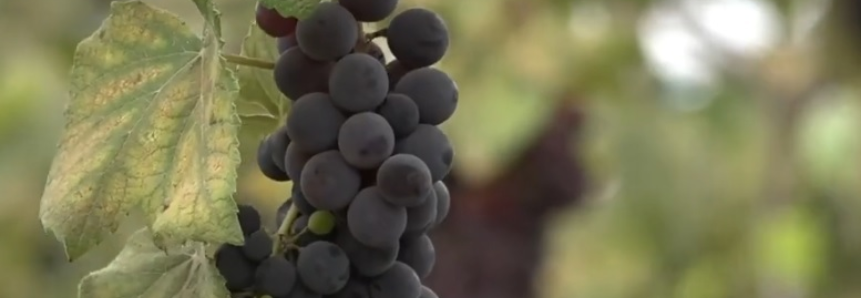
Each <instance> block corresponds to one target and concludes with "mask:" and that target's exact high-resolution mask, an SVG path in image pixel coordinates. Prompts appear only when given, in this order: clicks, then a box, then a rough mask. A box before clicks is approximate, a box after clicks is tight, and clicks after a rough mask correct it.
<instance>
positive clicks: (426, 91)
mask: <svg viewBox="0 0 861 298" xmlns="http://www.w3.org/2000/svg"><path fill="white" fill-rule="evenodd" d="M397 2H398V1H397V0H336V1H331V2H323V3H320V4H319V5H318V6H317V7H316V8H315V9H314V11H312V12H311V13H310V14H309V15H308V16H307V17H306V18H304V19H302V20H300V21H297V20H296V19H295V18H291V17H283V16H281V15H279V14H278V13H277V12H276V11H275V10H272V9H268V8H266V7H264V6H262V5H258V11H257V24H258V26H260V28H261V29H262V30H263V31H264V32H266V33H267V34H269V35H271V36H272V37H274V38H276V39H277V47H278V50H279V51H280V52H281V56H280V57H279V58H278V60H277V61H276V64H275V69H274V74H273V75H274V79H275V83H276V85H277V87H278V89H279V90H280V91H281V92H282V93H283V94H284V95H285V96H286V97H287V98H290V100H291V101H293V103H292V107H291V109H290V112H289V115H288V117H287V121H286V123H285V124H284V125H283V126H281V127H280V128H279V129H278V130H276V131H275V132H273V133H271V134H269V135H268V136H267V137H266V138H265V139H264V140H263V141H262V142H261V143H260V146H259V147H258V152H257V163H258V166H259V167H260V170H261V172H262V173H263V174H264V175H265V176H266V177H268V178H270V179H272V180H275V181H292V182H293V189H292V194H291V197H290V198H289V199H288V200H287V201H286V202H284V203H283V204H282V206H281V207H280V208H279V209H278V211H277V217H276V224H277V226H279V227H280V228H279V233H278V236H275V237H273V236H269V235H268V234H266V233H265V232H262V230H261V229H260V223H259V220H260V219H259V218H260V217H259V215H258V214H257V213H256V211H253V209H252V208H250V207H247V206H241V207H240V213H239V217H240V223H241V224H242V228H243V232H244V233H245V235H246V236H245V237H246V238H245V245H244V246H241V247H238V246H231V245H223V246H222V247H221V248H219V250H218V253H217V254H216V265H217V266H218V268H219V270H220V271H221V273H222V275H223V276H224V277H225V279H226V280H227V286H228V288H229V289H230V290H231V291H233V292H234V293H249V295H252V296H253V295H268V296H271V297H274V298H300V297H330V298H436V297H437V295H436V294H435V293H434V292H433V291H432V290H431V289H429V288H428V287H426V286H423V285H422V279H423V278H425V277H427V276H428V275H429V274H430V272H431V270H432V269H433V266H434V263H435V261H436V259H435V258H436V257H435V249H434V245H433V242H432V241H431V239H430V238H429V236H428V234H427V233H428V232H429V231H430V230H431V229H433V228H434V227H436V226H438V225H439V224H440V223H441V222H442V221H443V220H444V219H445V218H446V216H447V214H448V211H449V206H450V196H449V193H448V189H447V187H446V185H445V184H444V183H443V182H442V179H443V178H444V177H445V176H446V175H448V173H449V171H450V170H451V167H452V160H453V156H454V151H453V149H452V146H451V144H450V142H449V139H448V137H447V136H446V135H445V133H443V131H442V130H441V129H440V128H439V127H438V125H440V124H442V123H444V122H445V121H446V120H448V119H449V118H450V117H451V116H452V114H454V112H455V108H456V106H457V102H458V88H457V85H456V83H455V82H454V81H453V80H452V78H451V77H450V76H449V75H448V74H446V73H445V72H443V71H440V70H438V69H436V68H432V67H431V65H433V64H435V63H437V62H439V61H440V60H441V59H442V58H443V56H444V54H445V52H446V50H447V49H448V46H449V36H448V29H447V27H446V25H445V23H444V21H443V20H442V18H440V16H439V15H438V14H436V13H434V12H433V11H430V10H427V9H423V8H411V9H407V10H404V11H402V12H399V13H397V14H394V11H395V8H396V6H397V4H398V3H397ZM393 14H394V16H392V18H391V22H390V23H389V26H388V28H386V29H384V30H381V31H378V32H375V33H372V34H367V35H366V34H365V33H364V30H363V23H366V22H377V21H381V20H383V19H385V18H388V17H390V16H391V15H393ZM377 37H385V38H386V40H387V43H388V47H389V49H390V50H391V52H392V54H393V55H394V59H391V60H392V61H387V59H386V57H385V55H384V54H383V51H382V50H381V49H380V47H379V46H378V45H377V44H375V43H374V42H373V39H374V38H377ZM250 214H253V215H250ZM249 218H254V219H249ZM285 221H286V222H285ZM282 224H283V225H282ZM282 232H283V233H282ZM282 242H283V243H282ZM282 244H283V245H282ZM273 247H274V248H273Z"/></svg>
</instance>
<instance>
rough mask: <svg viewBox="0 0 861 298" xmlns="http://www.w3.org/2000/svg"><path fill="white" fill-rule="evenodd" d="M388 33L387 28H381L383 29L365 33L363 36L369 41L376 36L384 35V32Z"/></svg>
mask: <svg viewBox="0 0 861 298" xmlns="http://www.w3.org/2000/svg"><path fill="white" fill-rule="evenodd" d="M388 33H389V28H383V29H380V30H377V31H374V32H371V33H368V34H367V35H365V38H366V39H368V40H369V41H370V40H372V39H374V38H377V37H385V36H386V34H388Z"/></svg>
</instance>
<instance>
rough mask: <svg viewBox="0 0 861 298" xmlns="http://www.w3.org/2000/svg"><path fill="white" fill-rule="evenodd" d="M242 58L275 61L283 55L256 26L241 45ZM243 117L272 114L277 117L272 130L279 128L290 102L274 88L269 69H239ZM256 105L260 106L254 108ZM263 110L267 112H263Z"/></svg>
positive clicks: (246, 67) (240, 105) (271, 39)
mask: <svg viewBox="0 0 861 298" xmlns="http://www.w3.org/2000/svg"><path fill="white" fill-rule="evenodd" d="M241 55H242V56H244V57H249V58H254V59H260V60H265V61H276V60H278V57H279V56H280V55H279V53H278V48H277V46H276V44H275V39H274V38H272V37H270V36H268V35H266V33H265V32H263V30H260V27H258V26H257V24H256V23H254V22H252V23H251V26H249V29H248V34H247V35H246V36H245V40H243V42H242V51H241ZM238 77H239V85H240V86H241V88H240V90H241V91H240V92H239V99H240V104H239V107H240V110H239V113H240V115H241V116H262V115H266V114H268V115H270V116H272V117H273V118H274V120H275V122H273V127H278V123H277V122H278V119H281V118H282V117H283V115H284V113H285V110H286V106H287V105H288V104H289V102H290V100H288V99H287V97H286V96H284V94H282V93H281V91H279V90H278V87H277V86H276V85H275V77H274V76H273V74H272V70H270V69H260V68H257V67H250V66H244V65H240V66H239V70H238ZM255 106H257V107H255ZM260 108H263V110H265V112H264V111H261V110H260Z"/></svg>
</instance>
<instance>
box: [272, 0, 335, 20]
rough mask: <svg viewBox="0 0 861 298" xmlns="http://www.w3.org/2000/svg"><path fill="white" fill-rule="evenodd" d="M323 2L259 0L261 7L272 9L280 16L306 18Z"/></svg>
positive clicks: (313, 0)
mask: <svg viewBox="0 0 861 298" xmlns="http://www.w3.org/2000/svg"><path fill="white" fill-rule="evenodd" d="M320 2H323V0H260V3H263V6H265V7H268V8H274V9H275V10H277V11H278V13H280V14H281V15H282V16H294V17H296V18H298V19H300V20H301V19H304V18H305V17H307V16H308V15H309V14H310V13H311V11H313V10H314V8H316V7H317V5H318V4H320Z"/></svg>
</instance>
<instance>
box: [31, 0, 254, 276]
mask: <svg viewBox="0 0 861 298" xmlns="http://www.w3.org/2000/svg"><path fill="white" fill-rule="evenodd" d="M195 2H196V3H197V4H198V7H199V8H200V9H201V11H202V12H203V14H204V18H205V19H206V20H207V24H208V25H207V26H206V29H205V30H204V37H203V39H201V38H199V37H198V36H197V35H195V34H194V33H193V32H192V31H191V30H190V29H189V28H188V27H187V26H186V25H185V23H184V22H182V20H180V19H179V18H177V17H176V16H175V15H173V14H171V13H169V12H166V11H163V10H160V9H157V8H153V7H151V6H149V5H147V4H145V3H143V2H141V1H127V2H114V3H113V4H112V5H111V15H110V16H109V17H108V19H107V20H106V21H105V23H104V24H102V27H101V28H99V30H97V31H96V32H95V33H94V34H93V35H92V36H90V37H88V38H87V39H85V40H84V41H82V42H81V43H80V44H79V45H78V48H77V50H76V52H75V57H74V64H73V66H72V71H71V91H70V102H69V103H68V106H67V108H66V112H65V118H66V119H65V120H66V125H65V130H64V132H63V134H62V135H61V139H60V142H59V145H58V149H57V153H56V156H55V157H54V161H53V164H52V165H51V169H50V172H49V174H48V179H47V182H46V186H45V190H44V193H43V195H42V203H41V206H40V214H39V215H40V218H41V220H42V224H43V225H44V227H45V228H46V229H48V230H50V231H52V232H53V233H54V234H55V235H56V236H57V238H58V239H59V240H60V241H62V242H63V244H64V246H65V249H66V254H67V256H68V258H69V260H74V259H76V258H77V257H79V256H81V255H82V254H84V253H85V252H87V251H88V250H89V249H90V248H92V247H93V246H95V245H97V244H99V243H100V242H101V241H102V240H103V239H104V238H105V237H106V236H107V235H109V234H110V233H113V232H114V231H116V229H117V227H118V226H119V224H120V222H121V220H122V219H123V218H124V217H125V215H126V214H128V213H129V212H130V211H131V210H132V209H133V208H135V207H139V208H142V209H143V211H144V214H146V215H147V218H148V219H149V223H150V225H151V227H152V229H153V232H154V234H155V235H154V236H155V237H158V238H162V239H173V240H188V239H190V240H197V241H204V242H215V243H223V242H228V243H233V244H241V243H242V241H243V238H242V232H241V230H240V228H239V222H238V220H237V218H236V212H237V210H238V209H237V207H236V203H235V202H234V201H233V199H232V195H233V193H234V192H235V189H236V167H237V166H238V165H239V149H238V146H239V143H238V139H237V134H238V131H239V118H238V116H237V115H236V109H235V107H234V100H235V98H236V96H237V88H238V86H237V84H236V79H235V78H234V77H233V73H232V72H231V70H230V69H229V68H227V67H225V66H224V65H223V60H222V59H221V56H220V51H221V50H220V49H221V46H222V44H223V42H222V41H221V40H220V37H219V36H218V35H219V31H220V28H219V25H218V24H217V23H218V19H219V18H218V15H217V12H215V10H214V9H213V8H212V5H211V3H208V1H207V0H196V1H195Z"/></svg>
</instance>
